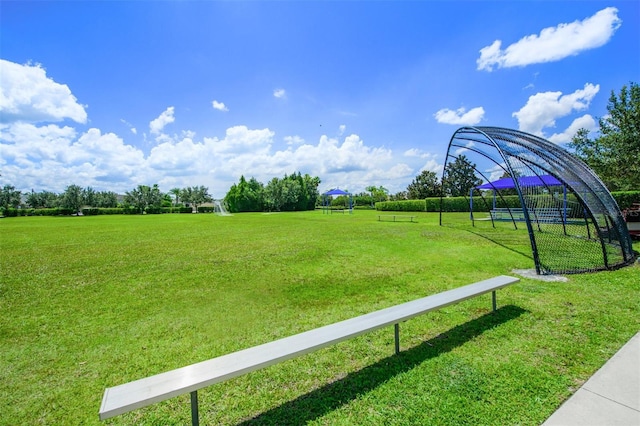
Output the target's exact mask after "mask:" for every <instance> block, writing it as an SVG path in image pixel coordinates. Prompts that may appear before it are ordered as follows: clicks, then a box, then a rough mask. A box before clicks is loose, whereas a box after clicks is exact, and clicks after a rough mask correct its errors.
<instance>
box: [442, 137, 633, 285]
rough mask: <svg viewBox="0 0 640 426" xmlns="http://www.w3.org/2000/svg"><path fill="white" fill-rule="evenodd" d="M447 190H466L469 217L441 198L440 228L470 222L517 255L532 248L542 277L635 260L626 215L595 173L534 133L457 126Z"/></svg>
mask: <svg viewBox="0 0 640 426" xmlns="http://www.w3.org/2000/svg"><path fill="white" fill-rule="evenodd" d="M470 170H471V172H469V171H470ZM442 188H443V197H448V196H452V195H461V194H460V191H463V194H464V196H465V197H466V198H467V202H468V208H469V211H470V214H469V216H468V218H467V219H464V220H461V215H460V213H456V214H449V213H447V211H446V210H456V209H455V208H451V207H450V206H449V207H448V204H447V201H448V200H446V199H442V200H441V204H440V224H441V225H447V226H449V225H453V226H456V225H457V226H467V227H469V224H470V225H471V227H472V228H471V227H470V228H469V230H471V231H472V232H476V233H478V234H479V235H482V236H483V237H485V238H488V239H490V240H493V241H495V242H497V243H499V244H502V245H504V246H506V247H508V248H511V249H513V250H516V251H520V252H529V250H528V246H529V245H530V247H531V251H530V253H531V254H532V258H533V260H534V263H535V268H536V272H537V273H538V274H542V275H546V274H569V273H578V272H587V271H597V270H602V269H614V268H617V267H621V266H625V265H628V264H631V263H633V261H634V260H635V258H636V253H634V251H633V248H632V242H631V237H630V235H629V231H628V229H627V227H626V224H625V222H624V219H623V216H622V213H621V212H620V209H619V207H618V205H617V203H616V202H615V200H614V199H613V197H612V196H611V193H610V192H609V191H608V190H607V188H606V187H605V186H604V184H603V183H602V181H601V180H600V179H599V178H598V176H596V174H595V173H594V172H593V171H592V170H591V169H590V168H589V167H588V166H587V165H586V164H585V163H583V162H582V161H581V160H579V159H577V158H576V157H575V156H573V155H571V154H570V153H568V152H567V151H565V150H564V149H562V148H560V147H559V146H558V145H556V144H554V143H551V142H549V141H547V140H545V139H542V138H539V137H537V136H534V135H530V134H527V133H524V132H520V131H517V130H511V129H504V128H499V127H462V128H460V129H458V130H457V131H456V132H455V133H454V134H453V136H452V138H451V141H450V142H449V147H448V149H447V157H446V159H445V168H444V173H443V176H442ZM456 191H457V192H456ZM469 219H470V221H469ZM527 240H528V243H527ZM527 255H528V253H527Z"/></svg>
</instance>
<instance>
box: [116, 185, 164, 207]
mask: <svg viewBox="0 0 640 426" xmlns="http://www.w3.org/2000/svg"><path fill="white" fill-rule="evenodd" d="M124 202H125V204H126V205H130V206H133V207H135V208H136V210H137V211H138V213H141V214H142V213H144V212H145V211H147V209H148V208H149V207H152V208H153V209H154V210H158V211H159V209H160V207H161V206H162V192H160V188H158V185H157V184H155V185H153V187H150V186H147V185H138V187H137V188H135V189H133V190H131V191H129V192H127V193H125V196H124Z"/></svg>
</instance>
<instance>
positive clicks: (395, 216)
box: [378, 214, 416, 222]
mask: <svg viewBox="0 0 640 426" xmlns="http://www.w3.org/2000/svg"><path fill="white" fill-rule="evenodd" d="M382 218H391V219H390V220H393V222H401V221H407V220H408V221H410V222H415V221H414V220H413V219H415V218H416V216H407V215H404V214H379V215H378V221H382ZM396 219H397V220H396Z"/></svg>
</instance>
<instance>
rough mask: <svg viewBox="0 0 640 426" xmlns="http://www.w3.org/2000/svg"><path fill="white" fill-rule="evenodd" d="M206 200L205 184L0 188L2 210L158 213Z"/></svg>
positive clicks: (208, 197) (199, 203) (0, 206)
mask: <svg viewBox="0 0 640 426" xmlns="http://www.w3.org/2000/svg"><path fill="white" fill-rule="evenodd" d="M172 196H173V197H172ZM210 201H213V198H212V197H211V195H209V189H208V188H207V187H205V186H191V187H186V188H173V189H171V191H169V192H168V193H164V192H162V191H160V188H159V187H158V185H157V184H155V185H153V186H147V185H138V186H137V187H136V188H134V189H132V190H131V191H127V192H125V194H124V196H121V195H118V194H116V193H115V192H112V191H96V190H94V189H93V188H92V187H90V186H88V187H86V188H82V187H80V186H79V185H75V184H74V185H69V186H67V187H66V188H65V190H64V192H62V193H60V194H56V193H55V192H51V191H41V192H35V191H33V190H31V192H29V193H26V194H23V193H22V192H21V191H18V190H16V189H15V187H14V186H13V185H5V186H3V187H2V189H0V212H2V213H4V212H5V211H6V210H9V209H17V208H19V207H22V206H24V207H26V208H31V209H62V210H64V211H66V212H70V214H78V213H80V212H81V210H82V209H83V208H86V207H92V208H104V209H108V208H123V209H125V210H128V211H129V212H131V213H160V211H161V209H162V208H166V207H172V206H173V207H181V206H193V207H195V209H196V212H197V211H198V206H200V205H202V204H204V203H206V202H210Z"/></svg>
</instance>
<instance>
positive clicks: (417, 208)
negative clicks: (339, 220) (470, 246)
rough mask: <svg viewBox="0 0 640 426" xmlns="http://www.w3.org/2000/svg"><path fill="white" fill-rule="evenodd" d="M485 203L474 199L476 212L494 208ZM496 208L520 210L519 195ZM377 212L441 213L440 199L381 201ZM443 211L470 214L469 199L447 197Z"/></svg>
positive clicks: (490, 203) (504, 198)
mask: <svg viewBox="0 0 640 426" xmlns="http://www.w3.org/2000/svg"><path fill="white" fill-rule="evenodd" d="M486 201H487V202H486V203H485V202H484V201H483V200H482V199H481V198H480V197H478V198H474V199H473V211H474V212H488V211H489V210H490V209H491V208H492V200H486ZM496 207H500V208H505V207H509V208H519V207H520V200H519V199H518V196H517V195H507V196H505V197H502V198H498V199H496ZM376 210H381V211H400V212H439V211H440V198H439V197H434V198H427V199H425V200H400V201H381V202H377V203H376ZM442 211H444V212H468V211H469V199H468V198H466V197H447V198H443V199H442Z"/></svg>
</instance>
